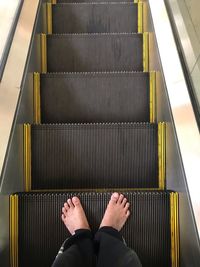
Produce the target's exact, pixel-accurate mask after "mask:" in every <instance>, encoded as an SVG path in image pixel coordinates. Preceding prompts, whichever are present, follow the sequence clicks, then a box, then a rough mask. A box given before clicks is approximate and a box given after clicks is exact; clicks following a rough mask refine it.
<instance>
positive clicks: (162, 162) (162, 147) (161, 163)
mask: <svg viewBox="0 0 200 267" xmlns="http://www.w3.org/2000/svg"><path fill="white" fill-rule="evenodd" d="M158 168H159V188H160V189H161V190H164V189H165V169H166V123H165V122H159V123H158Z"/></svg>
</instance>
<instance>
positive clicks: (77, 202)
mask: <svg viewBox="0 0 200 267" xmlns="http://www.w3.org/2000/svg"><path fill="white" fill-rule="evenodd" d="M72 203H73V204H74V206H79V205H80V204H81V202H80V199H79V198H78V197H73V198H72Z"/></svg>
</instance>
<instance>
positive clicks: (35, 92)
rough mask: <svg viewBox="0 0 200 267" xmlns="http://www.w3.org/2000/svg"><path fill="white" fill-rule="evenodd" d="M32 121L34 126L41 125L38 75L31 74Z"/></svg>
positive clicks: (36, 73) (35, 73)
mask: <svg viewBox="0 0 200 267" xmlns="http://www.w3.org/2000/svg"><path fill="white" fill-rule="evenodd" d="M33 107H34V108H33V112H34V113H33V121H34V123H35V124H39V123H41V103H40V73H38V72H34V73H33Z"/></svg>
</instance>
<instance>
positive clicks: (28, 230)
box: [18, 191, 172, 267]
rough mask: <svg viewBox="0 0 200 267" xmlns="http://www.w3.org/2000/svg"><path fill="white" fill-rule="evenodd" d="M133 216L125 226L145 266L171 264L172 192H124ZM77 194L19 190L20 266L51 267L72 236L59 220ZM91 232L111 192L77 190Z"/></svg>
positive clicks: (129, 238)
mask: <svg viewBox="0 0 200 267" xmlns="http://www.w3.org/2000/svg"><path fill="white" fill-rule="evenodd" d="M124 194H125V196H126V197H127V199H128V201H129V202H130V211H131V215H130V217H129V219H128V221H127V223H126V224H125V226H124V228H123V229H122V234H123V237H124V238H125V240H126V243H127V245H128V246H129V247H130V248H132V249H134V250H135V251H136V253H137V254H138V256H139V258H140V260H141V262H142V266H143V267H161V266H162V267H171V266H172V265H171V229H170V192H143V191H141V192H125V193H124ZM73 195H74V193H45V194H42V193H35V194H33V193H32V194H26V193H20V194H18V209H19V211H18V213H19V214H18V217H19V218H20V220H19V226H18V227H19V230H18V231H19V243H18V251H19V267H24V266H29V267H35V266H38V267H49V266H51V264H52V262H53V261H54V259H55V256H56V255H57V252H58V250H59V248H60V246H61V244H62V243H63V241H64V240H65V239H66V238H67V237H68V236H69V233H68V232H67V230H66V227H65V226H64V225H63V223H62V222H61V208H62V206H63V203H64V202H65V201H66V200H67V199H68V198H69V197H72V196H73ZM76 195H78V196H79V197H80V199H81V202H82V204H83V207H84V210H85V212H86V215H87V217H88V221H89V224H90V225H91V227H92V230H93V232H96V231H97V229H98V227H99V225H100V222H101V220H102V217H103V214H104V211H105V208H106V205H107V203H108V201H109V199H110V195H111V194H110V193H87V192H85V193H76Z"/></svg>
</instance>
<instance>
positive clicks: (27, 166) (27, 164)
mask: <svg viewBox="0 0 200 267" xmlns="http://www.w3.org/2000/svg"><path fill="white" fill-rule="evenodd" d="M24 190H25V192H29V191H30V190H31V125H30V124H24Z"/></svg>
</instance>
